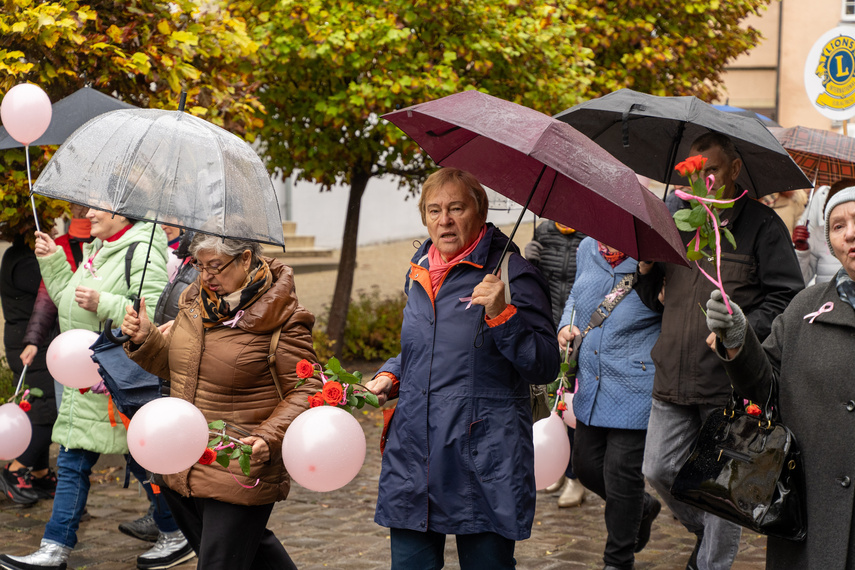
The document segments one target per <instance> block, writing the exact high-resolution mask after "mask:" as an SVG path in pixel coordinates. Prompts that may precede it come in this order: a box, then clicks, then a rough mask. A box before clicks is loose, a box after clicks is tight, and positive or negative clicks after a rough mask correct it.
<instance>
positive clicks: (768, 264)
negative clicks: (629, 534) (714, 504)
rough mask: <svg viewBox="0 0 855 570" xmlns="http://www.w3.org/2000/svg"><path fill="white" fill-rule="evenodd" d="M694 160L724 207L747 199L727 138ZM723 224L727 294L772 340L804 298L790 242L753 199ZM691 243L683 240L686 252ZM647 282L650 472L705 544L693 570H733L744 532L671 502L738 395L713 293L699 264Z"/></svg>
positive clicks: (708, 264)
mask: <svg viewBox="0 0 855 570" xmlns="http://www.w3.org/2000/svg"><path fill="white" fill-rule="evenodd" d="M693 155H701V156H703V157H705V158H706V159H707V162H706V164H705V166H704V172H703V177H704V179H706V178H707V177H708V176H710V175H713V176H714V177H715V187H716V188H719V187H720V186H725V188H726V190H725V192H724V196H723V197H724V198H725V199H733V198H738V197H739V196H740V195H741V194H742V189H741V188H738V186H737V185H736V182H735V181H736V178H737V177H738V176H739V172H740V170H741V167H742V161H741V159H740V158H739V155H738V153H737V152H736V149H735V147H734V145H733V142H732V141H731V140H730V139H729V138H728V137H726V136H724V135H721V134H718V133H712V132H710V133H707V134H705V135H702V136H701V137H699V138H698V139H697V140H695V141H694V143H693V144H692V149H691V152H690V154H689V156H693ZM683 207H688V204H684V205H683ZM721 218H722V225H723V226H724V227H726V228H728V229H729V230H730V231H731V232H732V234H733V237H734V239H735V241H736V248H735V249H734V248H733V247H732V246H731V245H730V244H729V243H728V242H727V240H722V244H721V250H722V252H721V259H720V261H721V277H722V280H723V282H724V289H725V291H727V294H728V295H730V297H731V299H733V300H734V302H736V303H737V304H738V305H739V306H740V307H742V309H743V310H744V311H745V315H746V317H747V319H748V323H749V324H750V325H751V328H752V329H753V330H754V332H755V333H756V334H757V337H758V338H760V339H761V340H762V339H765V338H766V337H767V336H768V335H769V333H770V331H771V330H772V321H773V320H774V319H775V317H776V316H778V315H779V314H781V313H782V312H783V311H784V309H785V308H786V307H787V305H788V304H789V303H790V301H791V300H792V299H793V297H794V296H795V295H796V293H798V292H799V291H800V290H802V289H803V288H804V281H803V280H802V273H801V269H800V268H799V263H798V260H797V258H796V254H795V251H794V250H793V244H792V242H791V240H790V235H789V232H788V231H787V227H786V226H785V225H784V222H783V221H781V218H780V217H778V215H777V214H776V213H775V212H774V210H772V209H771V208H769V207H767V206H764V205H763V204H761V203H760V202H758V201H756V200H752V199H750V198H749V197H748V196H744V197H742V198H740V199H738V200H736V202H735V204H734V206H733V207H732V208H730V209H726V210H723V213H722V214H721ZM693 235H694V234H691V235H690V234H689V233H686V232H683V233H682V234H681V236H682V239H683V243H688V242H689V240H690V239H691V238H692V236H693ZM700 266H701V267H702V268H703V269H704V270H705V271H706V272H707V273H709V274H710V275H715V274H716V268H715V265H714V264H713V260H712V259H702V260H700ZM639 273H640V274H641V276H640V277H639V280H638V283H637V284H636V286H635V291H636V292H637V293H638V296H639V297H641V300H642V301H643V302H644V303H645V304H646V305H647V306H648V307H650V308H651V309H654V310H659V311H662V332H661V333H660V335H659V339H658V340H657V342H656V344H655V345H654V347H653V350H652V351H651V357H652V359H653V362H654V364H655V365H656V374H655V376H654V380H653V406H652V409H651V412H650V421H649V423H648V426H647V440H646V443H645V455H644V467H643V471H644V474H645V476H646V477H647V479H648V481H649V482H650V484H651V485H652V486H653V488H654V489H656V491H657V492H658V493H659V495H660V497H661V498H662V499H663V500H664V501H665V503H666V504H667V505H668V507H669V508H670V509H671V512H672V513H673V514H674V515H675V516H676V517H677V518H678V519H679V520H680V522H681V523H683V525H684V526H685V527H686V528H687V529H688V530H689V531H691V532H693V533H694V534H695V535H696V536H697V540H696V542H695V549H694V552H693V553H692V557H691V558H690V559H689V563H688V565H687V566H686V568H688V569H689V570H694V569H696V568H697V569H700V570H707V569H708V568H714V569H716V570H718V569H721V568H730V566H731V565H732V564H733V560H734V558H735V557H736V552H737V550H738V547H739V538H740V534H741V532H742V529H741V528H740V527H739V526H737V525H736V524H734V523H731V522H728V521H725V520H723V519H720V518H718V517H716V516H714V515H712V514H709V513H705V512H703V511H700V510H699V509H696V508H694V507H691V506H689V505H686V504H684V503H681V502H679V501H677V500H675V499H674V498H673V497H672V496H671V494H670V493H669V490H670V488H671V483H672V482H673V480H674V477H675V476H676V474H677V471H678V470H679V469H680V467H681V466H682V464H683V463H684V462H685V460H686V457H688V455H689V453H690V452H691V450H692V447H693V445H694V442H695V439H696V438H697V435H698V432H699V431H700V429H701V425H702V424H703V422H704V420H706V418H707V417H708V416H709V414H710V413H712V411H713V410H714V409H716V408H718V407H721V406H723V405H724V404H725V403H726V402H727V401H728V399H729V398H730V394H731V391H732V389H731V385H730V379H729V378H728V376H727V373H726V372H725V369H724V367H723V366H722V364H721V362H720V361H719V358H718V357H717V356H716V355H715V353H714V352H712V351H711V350H710V348H709V346H708V345H711V343H712V341H713V339H714V338H715V335H714V334H712V333H710V332H709V330H708V329H707V323H706V317H705V316H704V312H703V310H702V306H703V305H704V304H705V303H706V302H707V300H708V299H709V296H710V292H711V291H712V290H713V289H714V288H715V286H714V285H713V284H712V283H711V282H710V281H709V280H707V278H706V277H704V276H703V275H702V274H701V272H700V271H699V269H698V267H697V266H696V265H695V264H694V263H693V264H692V265H691V266H689V267H686V266H682V265H676V264H671V263H655V264H649V263H640V264H639Z"/></svg>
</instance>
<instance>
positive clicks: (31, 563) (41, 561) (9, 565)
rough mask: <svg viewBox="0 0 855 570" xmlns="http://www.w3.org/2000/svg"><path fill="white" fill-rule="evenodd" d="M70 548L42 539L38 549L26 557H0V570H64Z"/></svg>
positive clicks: (6, 555) (4, 555)
mask: <svg viewBox="0 0 855 570" xmlns="http://www.w3.org/2000/svg"><path fill="white" fill-rule="evenodd" d="M69 554H71V547H69V546H63V545H61V544H56V543H55V542H48V541H46V540H44V539H42V542H41V545H40V546H39V549H38V550H36V551H35V552H33V553H32V554H27V555H26V556H9V555H8V554H3V555H0V568H5V569H7V570H29V569H31V568H33V569H35V568H39V569H44V570H65V568H66V566H67V565H66V561H67V560H68V555H69Z"/></svg>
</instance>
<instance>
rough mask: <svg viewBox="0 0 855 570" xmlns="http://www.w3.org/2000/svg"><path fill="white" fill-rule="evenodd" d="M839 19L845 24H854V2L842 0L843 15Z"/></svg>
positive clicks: (853, 0) (852, 0)
mask: <svg viewBox="0 0 855 570" xmlns="http://www.w3.org/2000/svg"><path fill="white" fill-rule="evenodd" d="M841 18H842V19H843V21H845V22H855V0H843V14H842V15H841Z"/></svg>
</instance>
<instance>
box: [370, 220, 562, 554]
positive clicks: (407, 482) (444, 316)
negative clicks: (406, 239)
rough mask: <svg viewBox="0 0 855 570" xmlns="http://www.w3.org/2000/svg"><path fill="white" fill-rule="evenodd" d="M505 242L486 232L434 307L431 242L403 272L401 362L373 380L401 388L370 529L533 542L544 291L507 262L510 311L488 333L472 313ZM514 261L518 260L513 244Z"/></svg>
mask: <svg viewBox="0 0 855 570" xmlns="http://www.w3.org/2000/svg"><path fill="white" fill-rule="evenodd" d="M507 239H508V238H507V237H506V236H505V235H504V234H502V233H501V232H500V231H499V230H498V229H496V228H495V227H493V226H492V224H487V231H486V234H485V235H484V237H483V238H482V239H481V241H480V242H479V243H478V245H477V246H476V248H475V249H474V250H473V251H472V253H471V254H470V255H469V256H467V257H466V258H465V259H463V260H462V261H460V262H459V263H457V264H455V265H454V266H452V267H451V268H450V269H449V270H448V273H446V275H445V278H444V280H443V282H442V284H441V286H440V288H439V291H438V293H437V294H436V295H435V298H432V297H433V295H432V294H431V291H432V287H431V282H430V277H429V275H428V260H427V252H428V249H429V247H430V245H431V241H430V240H427V241H426V242H425V243H423V244H422V246H421V247H420V248H419V250H418V252H417V253H416V254H415V256H414V257H413V259H412V261H411V263H410V266H411V267H410V272H409V274H408V276H407V280H406V288H405V289H406V291H407V294H408V300H407V305H406V307H405V309H404V323H403V327H402V330H401V353H400V354H399V355H398V356H396V357H394V358H392V359H390V360H389V361H388V362H386V364H385V365H384V366H383V367H382V368H381V370H380V371H379V372H378V373H381V372H388V373H390V374H392V375H393V376H394V377H395V378H397V379H398V380H399V381H400V384H399V394H398V405H397V408H396V411H395V415H394V417H393V418H392V420H391V422H390V424H389V428H388V435H387V440H386V448H385V453H384V455H383V465H382V471H381V474H380V488H379V495H378V499H377V511H376V516H375V521H376V522H377V523H378V524H380V525H382V526H387V527H393V528H405V529H411V530H417V531H426V530H431V531H434V532H439V533H445V534H473V533H481V532H494V533H497V534H500V535H502V536H504V537H506V538H509V539H512V540H522V539H525V538H528V537H529V535H530V534H531V525H532V520H533V518H534V508H535V485H534V449H533V442H532V428H531V426H532V420H531V409H530V399H529V385H530V384H546V383H548V382H551V381H552V380H554V379H555V377H556V376H557V374H558V369H559V364H560V357H559V354H558V342H557V339H556V333H555V326H554V324H553V321H552V309H551V306H550V302H549V290H548V287H547V285H546V282H545V281H544V279H543V277H542V276H541V275H540V273H539V272H538V271H537V270H536V269H535V268H534V267H532V266H531V264H529V263H528V262H527V261H525V260H524V259H523V258H522V257H521V256H519V255H512V256H511V258H510V262H509V267H508V273H509V279H510V291H511V305H509V307H508V309H506V310H505V311H504V312H503V313H502V314H501V315H499V316H497V317H496V318H495V319H491V320H490V321H487V322H484V318H483V316H482V315H483V313H482V312H481V310H480V309H481V307H480V306H476V305H472V306H468V297H470V296H471V295H472V290H473V289H474V288H475V286H476V285H477V284H478V283H480V282H481V281H482V280H483V278H484V276H485V275H486V274H487V273H490V272H491V271H492V270H493V269H494V268H495V267H496V266H497V265H498V264H499V261H500V257H501V252H502V248H503V247H504V245H505V243H507ZM511 251H515V252H517V253H518V249H517V248H516V247H515V246H513V245H512V246H511ZM479 325H482V327H483V332H482V334H481V335H479V336H478V339H477V341H476V332H477V331H478V328H479ZM476 344H477V347H476V346H475V345H476Z"/></svg>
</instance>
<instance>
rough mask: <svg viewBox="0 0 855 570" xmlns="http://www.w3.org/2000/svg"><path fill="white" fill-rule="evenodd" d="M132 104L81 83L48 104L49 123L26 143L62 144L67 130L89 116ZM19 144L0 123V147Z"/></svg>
mask: <svg viewBox="0 0 855 570" xmlns="http://www.w3.org/2000/svg"><path fill="white" fill-rule="evenodd" d="M134 108H135V107H134V106H133V105H131V104H130V103H125V102H124V101H119V100H118V99H116V98H115V97H110V96H109V95H104V94H103V93H101V92H100V91H96V90H95V89H92V88H91V87H83V88H82V89H78V90H77V91H75V92H74V93H72V94H71V95H69V96H68V97H65V98H63V99H60V100H59V101H57V102H56V103H54V104H53V105H51V109H52V111H53V113H52V115H51V120H50V125H48V128H47V130H46V131H45V133H44V134H43V135H42V136H40V137H39V138H38V139H36V140H35V141H33V142H32V143H31V144H30V146H42V145H59V144H62V143H64V142H65V139H67V138H68V137H69V136H70V135H71V133H73V132H74V131H76V130H77V128H78V127H80V126H81V125H83V123H85V122H86V121H88V120H89V119H92V118H93V117H97V116H98V115H101V114H103V113H106V112H107V111H115V110H116V109H134ZM23 146H24V145H22V144H21V143H19V142H18V141H16V140H15V139H13V138H12V137H11V136H9V133H7V132H6V129H4V128H2V127H0V150H6V149H9V148H19V147H23Z"/></svg>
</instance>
